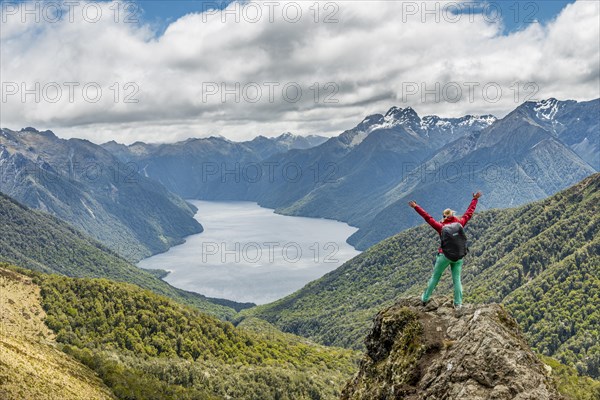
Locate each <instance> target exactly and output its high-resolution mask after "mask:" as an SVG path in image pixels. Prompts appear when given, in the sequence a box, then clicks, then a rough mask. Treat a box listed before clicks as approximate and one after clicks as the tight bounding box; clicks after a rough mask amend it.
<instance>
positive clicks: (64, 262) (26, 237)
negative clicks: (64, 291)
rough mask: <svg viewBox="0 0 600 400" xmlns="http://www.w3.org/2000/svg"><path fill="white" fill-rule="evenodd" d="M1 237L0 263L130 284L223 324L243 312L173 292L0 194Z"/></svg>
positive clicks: (76, 233) (52, 219)
mask: <svg viewBox="0 0 600 400" xmlns="http://www.w3.org/2000/svg"><path fill="white" fill-rule="evenodd" d="M0 231H1V232H2V235H0V261H6V262H10V263H14V264H17V265H21V266H23V267H27V268H30V269H33V270H37V271H41V272H46V273H59V274H63V275H67V276H71V277H92V278H109V279H113V280H116V281H121V282H130V283H134V284H136V285H139V286H141V287H143V288H146V289H150V290H152V291H154V292H155V293H158V294H162V295H165V296H168V297H171V298H173V299H176V300H178V301H180V302H183V303H186V304H190V305H193V306H195V307H197V308H198V309H200V310H203V311H206V312H208V313H211V314H214V315H217V316H219V317H221V318H224V319H227V318H231V317H232V316H233V315H234V314H235V310H234V309H233V307H236V308H238V309H239V307H240V306H242V305H241V304H238V303H234V302H229V301H222V304H216V302H221V301H220V300H214V301H213V300H212V299H208V298H206V297H204V296H201V295H199V294H195V293H191V292H186V291H184V290H180V289H176V288H174V287H173V286H171V285H169V284H168V283H166V282H164V281H162V280H160V279H159V278H158V277H157V276H156V275H155V274H154V273H151V272H148V271H145V270H143V269H141V268H138V267H136V266H134V265H132V264H130V263H129V262H127V261H126V260H125V259H123V258H121V257H119V256H118V255H116V254H115V253H114V252H112V251H111V250H109V249H108V248H106V247H105V246H104V245H102V244H100V243H99V242H97V241H95V240H94V239H91V238H89V237H87V236H85V235H84V234H83V233H81V232H80V231H78V230H76V229H74V228H72V227H71V226H69V225H68V224H66V223H65V222H62V221H60V220H59V219H57V218H55V217H52V216H50V215H48V214H45V213H42V212H39V211H34V210H31V209H28V208H26V207H24V206H22V205H20V204H19V203H17V202H16V201H14V200H12V199H11V198H10V197H8V196H5V195H3V194H0ZM230 306H231V307H230Z"/></svg>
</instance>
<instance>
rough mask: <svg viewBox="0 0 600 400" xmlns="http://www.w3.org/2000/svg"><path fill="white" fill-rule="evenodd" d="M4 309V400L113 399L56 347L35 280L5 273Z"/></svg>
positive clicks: (0, 341) (0, 337)
mask: <svg viewBox="0 0 600 400" xmlns="http://www.w3.org/2000/svg"><path fill="white" fill-rule="evenodd" d="M0 310H1V313H0V332H1V334H0V398H2V399H4V400H25V399H73V400H79V399H81V400H88V399H98V400H105V399H106V400H108V399H114V396H113V395H112V393H111V392H110V390H109V389H108V388H107V387H106V386H105V385H104V384H103V383H102V381H101V380H100V379H98V377H97V376H96V375H95V374H94V372H93V371H92V370H90V369H89V368H87V367H85V366H84V365H82V364H81V363H79V362H77V361H76V360H75V359H73V358H72V357H70V356H68V355H66V354H64V353H62V352H61V351H60V350H58V349H57V348H56V342H55V340H54V339H55V335H54V334H53V333H52V332H51V331H50V330H49V329H48V328H47V327H46V326H45V325H44V322H43V320H44V318H45V315H46V314H45V313H44V310H43V309H42V307H41V304H40V289H39V287H38V286H37V285H34V284H32V283H31V279H30V278H28V277H25V276H23V275H20V274H17V273H14V272H12V271H8V270H6V269H0Z"/></svg>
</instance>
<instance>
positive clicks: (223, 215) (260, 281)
mask: <svg viewBox="0 0 600 400" xmlns="http://www.w3.org/2000/svg"><path fill="white" fill-rule="evenodd" d="M189 202H190V203H192V204H194V205H195V206H196V207H198V212H197V213H196V216H195V218H196V219H197V220H198V221H199V222H200V223H201V224H202V226H203V227H204V232H202V233H199V234H197V235H192V236H188V237H187V238H186V242H185V243H184V244H181V245H179V246H175V247H172V248H171V249H169V251H167V252H166V253H162V254H157V255H155V256H152V257H149V258H146V259H144V260H142V261H141V262H140V263H139V264H138V266H139V267H141V268H155V269H158V268H160V269H164V270H167V271H169V272H170V273H169V275H167V276H166V277H165V278H164V280H165V281H167V282H169V283H170V284H171V285H173V286H175V287H178V288H181V289H185V290H189V291H193V292H197V293H201V294H203V295H205V296H209V297H218V298H224V299H229V300H235V301H239V302H252V303H256V304H264V303H268V302H271V301H274V300H277V299H280V298H282V297H284V296H286V295H288V294H290V293H292V292H294V291H296V290H298V289H300V288H301V287H303V286H304V285H305V284H307V283H308V282H310V281H312V280H315V279H317V278H319V277H321V276H323V275H324V274H326V273H327V272H329V271H332V270H334V269H336V268H337V267H339V266H340V265H342V264H343V263H344V262H345V261H347V260H349V259H350V258H352V257H354V256H356V255H358V254H359V253H360V252H359V251H357V250H355V249H354V247H352V246H351V245H349V244H347V243H346V239H347V238H348V237H349V236H350V235H352V234H353V233H354V232H356V230H357V228H353V227H351V226H349V225H347V224H345V223H343V222H338V221H333V220H327V219H320V218H305V217H291V216H284V215H279V214H275V213H274V212H273V210H272V209H267V208H262V207H260V206H258V204H256V203H252V202H245V201H244V202H241V201H235V202H221V201H219V202H215V201H199V200H189Z"/></svg>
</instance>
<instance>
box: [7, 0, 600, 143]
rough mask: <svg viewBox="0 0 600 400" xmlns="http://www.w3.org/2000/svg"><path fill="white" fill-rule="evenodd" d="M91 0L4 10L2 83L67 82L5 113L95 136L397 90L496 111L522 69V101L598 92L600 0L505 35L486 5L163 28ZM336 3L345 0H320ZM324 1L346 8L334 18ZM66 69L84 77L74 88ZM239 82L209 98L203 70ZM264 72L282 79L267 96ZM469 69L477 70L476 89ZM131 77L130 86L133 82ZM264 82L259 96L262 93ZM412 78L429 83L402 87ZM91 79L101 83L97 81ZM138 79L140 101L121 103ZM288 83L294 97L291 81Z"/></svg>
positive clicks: (295, 126) (239, 124) (339, 119)
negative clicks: (56, 11)
mask: <svg viewBox="0 0 600 400" xmlns="http://www.w3.org/2000/svg"><path fill="white" fill-rule="evenodd" d="M84 4H85V3H80V5H79V6H78V7H75V8H74V9H73V10H72V11H73V14H72V15H73V16H74V21H73V22H70V21H69V18H68V16H67V15H66V14H64V15H63V17H64V18H63V20H62V21H60V22H48V21H44V20H43V18H42V20H41V21H40V22H39V23H36V22H35V20H34V17H33V16H32V15H25V16H24V15H20V12H19V11H17V12H15V13H14V14H12V12H13V11H12V10H10V11H11V12H10V13H7V12H5V13H4V15H3V16H2V18H5V20H3V23H2V25H1V32H0V33H1V50H0V51H1V57H2V58H1V62H2V64H1V73H2V81H3V82H4V83H3V85H4V86H3V89H12V90H14V89H15V86H14V85H12V84H11V82H14V83H16V84H17V86H18V89H17V90H18V91H19V92H20V91H21V89H22V87H21V85H22V84H25V85H26V87H27V88H29V89H31V88H34V84H35V82H39V83H40V88H42V87H43V86H44V85H47V84H49V83H52V82H55V83H56V85H58V86H60V87H61V89H62V96H61V97H60V99H59V101H57V102H56V103H51V102H49V101H48V100H51V99H52V98H53V97H54V96H55V93H54V90H53V89H55V87H56V85H55V86H54V87H53V86H52V85H50V86H46V88H47V92H46V93H42V96H41V99H40V102H39V103H36V102H35V99H34V96H33V95H31V94H30V95H27V97H26V99H25V100H26V101H25V102H22V101H21V96H20V93H17V94H15V95H7V93H4V94H3V95H4V96H5V97H6V100H7V101H6V102H4V100H5V99H4V98H3V99H2V100H3V103H2V111H1V119H2V121H1V124H2V126H3V127H9V128H13V129H17V128H20V127H23V126H35V127H38V128H39V129H53V130H54V131H55V132H56V133H57V134H58V135H59V136H75V137H85V138H88V139H91V140H93V141H96V142H102V141H105V140H110V139H116V140H118V141H122V142H132V141H135V140H145V141H173V140H177V139H183V138H186V137H189V136H204V135H208V134H222V135H224V136H227V137H229V138H232V139H234V140H238V139H247V138H250V137H253V136H255V135H257V134H265V135H275V134H278V133H280V132H284V131H292V132H295V133H302V134H308V133H319V134H326V135H333V134H338V133H339V132H341V131H342V130H344V129H347V128H350V127H352V126H354V125H355V124H356V123H357V122H359V121H360V120H361V119H362V118H363V117H364V116H365V115H367V114H369V113H374V112H384V111H386V110H387V108H389V107H390V106H392V105H398V106H408V105H410V106H412V107H413V108H415V109H416V110H417V111H418V112H419V113H420V114H421V115H425V114H433V113H435V114H438V115H444V116H458V115H463V114H466V113H494V114H497V115H500V116H501V115H503V114H505V113H507V112H509V111H510V110H512V109H513V108H515V107H516V105H517V103H516V102H515V99H514V94H515V93H514V90H515V86H514V84H515V82H520V83H521V85H520V88H519V92H520V93H519V94H520V99H519V100H520V101H519V102H521V101H523V100H524V98H525V96H526V95H527V94H529V93H530V92H531V90H529V91H528V90H525V88H524V87H523V84H525V83H526V82H534V83H535V84H536V85H537V87H538V88H539V91H538V93H536V94H535V97H536V98H547V97H557V98H561V99H567V98H569V99H577V100H586V99H592V98H597V97H599V96H600V93H599V90H600V89H599V85H600V77H599V75H600V65H599V64H600V60H599V58H600V50H599V47H600V41H599V37H600V22H599V16H600V9H599V3H598V2H595V1H577V2H576V3H574V4H570V5H568V6H567V7H565V9H564V10H563V11H562V12H561V13H560V15H559V16H558V17H557V18H556V20H554V21H552V22H551V23H549V24H547V25H543V26H542V25H539V24H531V25H529V26H528V27H527V28H526V29H524V30H522V31H519V32H514V33H511V34H509V35H502V34H501V32H502V29H503V27H502V21H500V20H495V21H486V19H485V18H484V17H483V16H482V15H477V16H469V15H465V14H463V15H459V16H456V15H452V14H448V13H438V15H437V16H436V15H433V14H424V10H423V9H421V7H422V4H424V3H423V2H400V1H395V2H388V1H382V2H375V1H368V2H367V1H348V2H335V3H333V2H329V3H327V2H321V3H320V13H319V16H318V22H315V14H314V8H313V9H309V7H311V6H313V4H314V3H313V2H287V3H285V2H282V3H278V5H277V6H276V7H275V8H273V9H272V10H273V11H274V12H273V15H274V18H273V21H270V19H269V8H268V6H267V5H265V3H255V2H250V3H246V5H245V6H241V5H240V4H239V3H233V4H231V5H229V6H228V8H227V10H228V12H229V13H227V14H225V13H222V12H215V13H213V12H207V13H204V14H202V13H196V14H188V15H186V16H184V17H182V18H180V19H178V20H176V21H174V22H173V23H171V24H170V25H169V26H168V27H167V29H166V31H165V32H164V34H163V35H161V36H159V37H155V33H154V32H153V30H152V29H151V28H150V26H148V25H139V24H129V23H123V21H122V19H123V17H124V14H123V13H122V14H121V15H120V17H121V22H120V23H116V22H115V21H114V9H115V4H114V3H112V4H111V3H100V4H101V7H102V17H101V18H100V19H99V21H98V22H95V23H91V22H89V19H90V18H89V17H90V15H92V16H93V15H94V13H93V12H92V11H94V10H95V9H94V10H91V11H90V10H89V9H88V14H87V15H88V21H86V20H85V18H83V10H82V9H83V5H84ZM142 4H143V3H142ZM325 4H333V5H334V7H335V6H336V5H337V7H338V8H337V9H336V8H333V7H331V6H328V7H329V8H327V9H324V6H325ZM427 4H428V5H429V7H430V8H431V7H433V6H432V3H431V2H428V3H427ZM439 4H442V3H439ZM452 4H456V3H452ZM296 5H301V6H302V17H300V19H299V21H298V22H295V23H292V22H290V21H289V19H290V18H293V17H294V10H295V7H296ZM93 7H95V6H93ZM111 7H112V8H111ZM244 7H245V8H244ZM285 7H287V11H288V13H287V14H286V15H287V16H288V20H287V21H286V19H285V18H283V17H282V12H283V10H284V8H285ZM415 7H416V9H415ZM442 7H443V5H442ZM256 10H261V11H262V17H261V18H258V20H257V21H256V22H252V21H250V20H249V19H248V18H253V17H254V16H255V13H254V11H256ZM4 11H7V10H4ZM246 11H247V12H246ZM236 13H237V15H236ZM332 13H333V14H332ZM9 14H10V15H9ZM413 14H414V15H413ZM328 15H329V16H331V17H333V18H336V19H337V20H338V22H333V23H324V22H323V20H324V18H325V17H326V16H328ZM236 16H237V17H238V18H239V22H236V21H235V19H236ZM244 16H246V18H244ZM436 17H437V19H438V21H437V22H436ZM223 18H225V19H226V20H225V22H223ZM423 18H425V22H423V20H422V19H423ZM451 18H453V19H455V20H456V21H454V22H452V21H450V19H451ZM67 82H78V83H79V84H80V86H78V87H75V90H74V101H73V102H69V96H68V87H67V86H65V83H67ZM236 82H238V83H239V85H240V90H239V91H238V93H239V95H240V101H239V102H236V101H235V99H234V95H232V94H230V95H228V96H227V97H226V101H225V102H222V101H221V99H220V97H221V96H220V95H219V94H220V93H221V90H220V89H219V92H218V93H217V94H216V95H212V96H207V97H206V98H205V99H203V95H202V92H203V88H204V89H206V88H207V85H209V86H210V87H212V86H211V85H212V83H214V84H216V85H217V86H219V85H221V84H225V85H227V87H228V88H230V89H232V88H235V83H236ZM269 82H277V83H278V85H279V86H276V87H275V90H274V94H273V97H272V102H271V101H269V100H270V99H269V97H270V96H269V90H270V86H269V85H271V84H270V83H269ZM315 82H317V83H319V86H320V90H319V94H320V97H319V100H318V101H315V98H314V91H315V90H314V86H313V89H312V90H311V89H310V87H311V85H313V84H314V83H315ZM328 82H333V83H335V85H337V87H338V88H339V91H338V92H337V93H336V94H335V95H334V96H333V98H334V99H337V100H338V103H324V99H325V96H327V95H328V94H331V93H332V90H331V89H332V87H330V88H329V89H330V90H326V88H323V85H325V84H326V83H328ZM436 82H439V84H440V91H439V92H438V98H437V99H436V98H435V96H434V95H433V94H430V95H429V96H427V97H426V98H425V99H423V98H422V94H423V93H422V90H423V89H430V90H431V89H435V84H436ZM451 82H454V84H449V83H451ZM469 82H477V83H478V84H479V86H477V87H476V89H475V91H474V97H473V101H472V102H471V101H470V99H469V96H468V95H467V91H468V85H470V84H469ZM86 83H98V84H99V85H100V86H101V87H102V97H101V98H100V100H99V101H98V102H97V103H92V102H90V101H86V100H85V99H84V97H83V93H82V88H83V85H84V84H86ZM115 83H116V84H117V86H114V84H115ZM127 83H133V85H129V86H127V87H125V85H127ZM295 83H297V84H299V85H300V86H301V87H302V90H303V91H302V96H301V98H300V100H299V101H297V102H291V101H286V99H285V97H284V96H283V94H282V87H284V86H285V85H286V84H287V85H288V86H290V85H291V84H295ZM445 84H449V85H447V86H446V88H447V89H448V91H446V92H444V91H443V88H444V85H445ZM486 84H488V86H489V92H488V94H490V95H493V94H494V86H495V85H496V84H498V85H499V87H501V88H502V96H501V98H500V99H499V101H497V102H491V101H486V100H485V99H484V98H483V94H482V88H483V86H484V85H486ZM491 84H493V86H492V85H491ZM6 85H9V86H6ZM471 85H472V84H471ZM111 87H112V89H111ZM117 87H118V89H119V90H118V93H117ZM244 87H245V88H246V91H244V90H243V89H244ZM256 87H259V88H260V89H261V91H262V97H261V99H260V101H258V102H255V103H254V102H252V101H251V100H252V99H253V98H254V92H253V89H255V88H256ZM456 87H460V88H461V89H462V91H463V95H462V96H461V97H460V101H458V102H454V103H453V102H449V101H445V100H448V99H451V98H452V97H454V94H455V92H453V91H452V89H453V88H454V89H456ZM136 88H139V92H135V91H136ZM407 89H413V90H414V89H417V90H418V93H417V94H414V95H410V96H404V98H403V93H404V94H406V90H407ZM88 94H89V95H90V96H93V95H94V94H95V91H94V90H93V88H90V89H89V92H88ZM128 94H129V95H132V97H131V98H133V99H137V100H139V101H138V102H137V103H125V102H124V101H123V100H124V99H125V96H126V95H128ZM288 94H289V96H291V97H294V96H295V90H294V88H293V86H290V87H289V91H288ZM115 95H118V96H117V101H116V102H115V100H114V97H115Z"/></svg>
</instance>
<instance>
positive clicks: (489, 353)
mask: <svg viewBox="0 0 600 400" xmlns="http://www.w3.org/2000/svg"><path fill="white" fill-rule="evenodd" d="M365 345H366V347H367V353H366V354H365V356H364V358H363V359H362V360H361V364H360V370H359V372H358V373H357V374H356V375H355V377H354V378H352V379H351V380H350V381H349V382H348V383H347V385H346V387H345V388H344V390H343V392H342V396H341V398H342V399H343V400H350V399H352V400H357V399H364V400H366V399H373V400H375V399H377V400H384V399H407V400H417V399H423V400H425V399H426V400H442V399H443V400H454V399H456V400H458V399H461V400H467V399H468V400H525V399H532V400H533V399H535V400H555V399H556V400H558V399H562V397H561V396H560V395H559V394H558V392H557V391H556V388H555V387H554V385H553V383H552V381H551V379H550V377H549V376H548V372H547V371H546V368H545V366H544V364H543V363H542V362H541V361H540V360H539V359H538V358H537V357H536V355H535V354H534V353H533V352H532V351H531V349H530V348H529V346H528V345H527V343H526V342H525V340H524V338H523V336H522V335H521V332H520V331H519V328H518V325H517V323H516V322H515V320H514V319H513V318H512V317H511V316H510V315H508V313H507V312H506V311H505V310H504V308H503V307H502V306H500V305H498V304H486V305H465V306H464V307H463V309H462V310H460V311H457V310H454V308H453V307H452V300H450V299H448V298H444V297H441V298H435V299H433V300H432V301H430V302H429V303H428V304H427V305H426V306H423V305H421V301H420V299H419V298H416V297H413V298H408V299H402V300H400V301H398V302H397V303H396V304H395V305H393V306H391V307H389V308H387V309H385V310H383V311H381V312H380V313H379V314H378V315H377V316H376V317H375V321H374V325H373V328H372V330H371V332H370V333H369V335H368V336H367V338H366V340H365Z"/></svg>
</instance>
